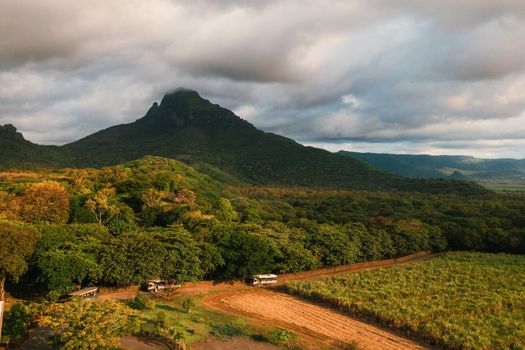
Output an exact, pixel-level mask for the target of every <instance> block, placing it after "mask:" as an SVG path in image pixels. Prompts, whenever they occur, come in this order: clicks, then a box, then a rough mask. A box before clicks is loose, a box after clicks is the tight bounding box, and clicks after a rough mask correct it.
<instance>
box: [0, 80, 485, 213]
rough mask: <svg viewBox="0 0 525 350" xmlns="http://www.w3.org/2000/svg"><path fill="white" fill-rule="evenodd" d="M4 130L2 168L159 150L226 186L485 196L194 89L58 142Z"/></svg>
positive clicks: (85, 163)
mask: <svg viewBox="0 0 525 350" xmlns="http://www.w3.org/2000/svg"><path fill="white" fill-rule="evenodd" d="M3 128H4V129H5V130H6V132H5V133H6V135H7V134H9V135H10V136H9V137H6V138H2V137H0V150H2V149H3V148H5V150H6V152H0V166H4V167H8V166H17V167H23V166H27V165H28V164H29V165H31V164H32V165H34V166H50V165H51V166H53V165H54V166H62V167H64V166H69V167H71V166H76V167H102V166H110V165H115V164H121V163H124V162H129V161H133V160H135V159H137V158H139V157H143V156H147V155H155V156H161V157H169V158H174V159H179V160H182V161H184V162H185V163H187V164H191V165H194V166H195V167H196V168H200V169H203V172H205V173H207V174H209V175H210V176H217V177H218V178H220V179H221V181H225V180H226V181H227V182H228V183H235V182H240V181H241V180H242V181H243V182H247V183H251V184H256V185H259V184H266V185H279V186H309V187H328V188H347V189H350V188H352V189H363V190H374V191H378V190H400V191H420V192H426V193H462V194H467V195H479V194H484V193H487V191H486V190H484V189H483V188H482V187H481V186H478V185H475V184H473V183H467V182H463V181H452V180H450V181H444V180H419V179H408V178H404V177H400V176H397V175H391V174H389V173H385V172H383V171H380V170H377V169H375V168H373V167H372V166H370V165H368V164H367V163H365V162H362V161H360V160H357V159H355V158H350V157H341V156H339V155H336V154H333V153H330V152H328V151H325V150H321V149H317V148H313V147H305V146H303V145H300V144H298V143H296V142H295V141H293V140H291V139H288V138H285V137H282V136H279V135H275V134H271V133H265V132H263V131H261V130H258V129H256V128H255V127H254V126H253V125H251V124H250V123H248V122H247V121H245V120H242V119H241V118H239V117H237V116H236V115H235V114H234V113H233V112H231V111H229V110H227V109H225V108H222V107H220V106H218V105H216V104H213V103H211V102H210V101H208V100H205V99H203V98H201V97H200V96H199V94H198V93H197V92H195V91H189V90H178V91H176V92H174V93H172V94H168V95H166V96H164V98H163V99H162V102H161V103H160V105H159V104H157V103H155V104H154V105H153V106H152V107H151V108H150V109H149V110H148V112H147V113H146V115H145V116H144V117H142V118H140V119H138V120H137V121H135V122H133V123H130V124H125V125H117V126H114V127H111V128H108V129H105V130H101V131H99V132H97V133H94V134H92V135H89V136H87V137H85V138H83V139H81V140H78V141H75V142H73V143H70V144H67V145H64V146H60V147H56V146H55V147H53V146H39V145H34V144H31V143H30V142H28V141H26V140H24V139H23V137H22V136H21V135H20V134H17V133H16V129H15V130H13V129H14V128H13V127H12V126H4V127H3ZM0 135H1V134H0ZM239 179H240V180H239ZM93 200H94V201H95V203H93V204H96V201H97V200H96V199H93ZM90 203H92V202H90ZM95 210H96V208H95Z"/></svg>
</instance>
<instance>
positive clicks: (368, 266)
mask: <svg viewBox="0 0 525 350" xmlns="http://www.w3.org/2000/svg"><path fill="white" fill-rule="evenodd" d="M436 255H440V253H432V252H430V251H424V252H419V253H415V254H411V255H407V256H403V257H401V258H395V259H386V260H377V261H368V262H362V263H356V264H349V265H343V266H336V267H328V268H323V269H318V270H313V271H304V272H296V273H285V274H281V275H278V277H277V281H278V283H277V285H283V284H286V283H287V282H290V281H305V280H312V279H319V278H326V277H335V276H340V275H344V274H346V273H350V272H357V271H364V270H373V269H379V268H384V267H389V266H394V265H399V264H404V263H407V262H411V261H417V260H423V259H429V258H431V257H434V256H436ZM246 288H247V285H246V284H245V283H242V282H240V281H227V282H214V281H199V282H194V283H185V284H184V285H183V286H182V288H180V289H179V291H180V292H181V293H187V294H191V293H208V292H216V291H227V290H231V291H235V290H240V289H246Z"/></svg>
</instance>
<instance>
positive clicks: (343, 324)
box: [205, 289, 428, 350]
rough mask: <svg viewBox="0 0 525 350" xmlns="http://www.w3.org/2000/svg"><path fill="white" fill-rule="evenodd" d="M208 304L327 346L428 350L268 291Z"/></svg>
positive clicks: (219, 298) (220, 298)
mask: <svg viewBox="0 0 525 350" xmlns="http://www.w3.org/2000/svg"><path fill="white" fill-rule="evenodd" d="M205 303H206V304H207V305H208V306H210V307H212V308H214V309H218V310H222V311H227V312H230V313H237V314H239V315H242V316H248V317H251V318H256V319H259V320H265V321H268V322H270V323H272V324H274V325H276V326H280V327H283V328H287V329H291V330H293V331H295V332H297V333H300V334H303V335H307V336H309V337H312V336H313V337H315V338H318V339H319V340H321V341H323V342H325V343H332V344H335V343H347V344H349V343H352V342H356V343H357V345H358V346H359V349H370V350H372V349H374V350H382V349H385V350H386V349H392V350H397V349H399V350H401V349H428V347H426V346H424V345H421V344H418V343H416V342H414V341H411V340H408V339H406V338H404V337H401V336H399V335H397V334H394V333H392V332H390V331H387V330H385V329H382V328H379V327H376V326H374V325H370V324H367V323H364V322H360V321H357V320H355V319H352V318H350V317H348V316H345V315H343V314H340V313H338V312H336V311H334V310H330V309H327V308H324V307H321V306H317V305H314V304H311V303H309V302H306V301H303V300H300V299H297V298H295V297H293V296H289V295H286V294H282V293H279V292H273V291H270V290H266V289H252V290H249V291H239V292H237V293H229V294H217V295H211V296H209V297H208V298H206V299H205Z"/></svg>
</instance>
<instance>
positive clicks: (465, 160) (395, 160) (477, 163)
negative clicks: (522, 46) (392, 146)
mask: <svg viewBox="0 0 525 350" xmlns="http://www.w3.org/2000/svg"><path fill="white" fill-rule="evenodd" d="M338 154H340V155H344V156H349V157H352V158H357V159H360V160H362V161H364V162H367V163H369V164H370V165H372V166H374V167H376V168H378V169H382V170H384V171H388V172H390V173H393V174H397V175H401V176H408V177H413V178H445V179H446V178H454V179H468V180H476V181H478V180H479V181H488V180H498V179H499V180H503V179H505V180H517V181H518V180H523V181H525V159H522V160H516V159H480V158H474V157H470V156H430V155H405V154H379V153H358V152H348V151H340V152H338Z"/></svg>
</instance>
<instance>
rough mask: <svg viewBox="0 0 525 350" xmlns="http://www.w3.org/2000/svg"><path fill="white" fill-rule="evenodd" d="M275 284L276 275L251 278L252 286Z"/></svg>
mask: <svg viewBox="0 0 525 350" xmlns="http://www.w3.org/2000/svg"><path fill="white" fill-rule="evenodd" d="M275 283H277V275H274V274H266V275H254V276H253V277H252V285H253V286H264V285H268V284H275Z"/></svg>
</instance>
